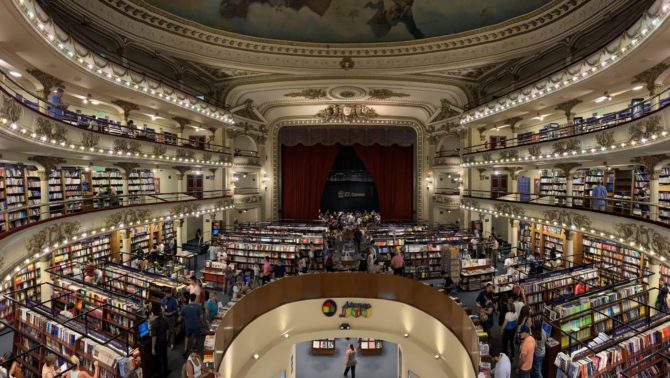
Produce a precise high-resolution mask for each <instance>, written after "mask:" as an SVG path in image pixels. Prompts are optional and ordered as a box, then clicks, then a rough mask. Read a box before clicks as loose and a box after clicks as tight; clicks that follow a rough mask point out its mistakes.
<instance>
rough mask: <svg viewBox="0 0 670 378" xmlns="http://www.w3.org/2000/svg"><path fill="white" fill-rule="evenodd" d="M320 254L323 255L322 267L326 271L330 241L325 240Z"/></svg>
mask: <svg viewBox="0 0 670 378" xmlns="http://www.w3.org/2000/svg"><path fill="white" fill-rule="evenodd" d="M321 256H323V269H324V270H325V271H326V272H328V267H327V266H326V264H327V262H328V258H329V257H330V243H329V242H325V243H324V244H323V252H321Z"/></svg>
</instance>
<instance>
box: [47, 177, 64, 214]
mask: <svg viewBox="0 0 670 378" xmlns="http://www.w3.org/2000/svg"><path fill="white" fill-rule="evenodd" d="M47 184H48V186H49V202H58V201H63V200H64V199H65V197H64V196H63V177H62V175H61V172H60V170H58V169H52V170H51V172H49V177H48V178H47ZM63 215H65V206H64V205H63V204H62V203H59V204H50V205H49V216H51V217H52V218H53V217H59V216H63Z"/></svg>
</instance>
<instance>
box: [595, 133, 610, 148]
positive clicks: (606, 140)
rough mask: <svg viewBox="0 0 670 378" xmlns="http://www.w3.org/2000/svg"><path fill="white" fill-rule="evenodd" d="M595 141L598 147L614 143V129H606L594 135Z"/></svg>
mask: <svg viewBox="0 0 670 378" xmlns="http://www.w3.org/2000/svg"><path fill="white" fill-rule="evenodd" d="M595 138H596V142H597V143H598V145H599V146H600V147H611V146H612V145H614V131H612V130H607V131H603V132H602V133H597V134H596V135H595Z"/></svg>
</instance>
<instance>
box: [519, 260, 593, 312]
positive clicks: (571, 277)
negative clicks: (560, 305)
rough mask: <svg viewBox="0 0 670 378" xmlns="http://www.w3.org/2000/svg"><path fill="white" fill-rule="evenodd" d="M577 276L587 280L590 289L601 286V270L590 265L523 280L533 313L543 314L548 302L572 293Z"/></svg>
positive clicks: (523, 287) (522, 283)
mask: <svg viewBox="0 0 670 378" xmlns="http://www.w3.org/2000/svg"><path fill="white" fill-rule="evenodd" d="M575 278H577V279H579V280H581V281H585V282H586V283H587V285H588V286H589V289H591V288H593V287H599V286H600V274H599V271H598V270H597V269H595V268H593V267H592V266H589V265H584V266H582V267H580V268H576V269H564V270H561V271H556V272H550V273H545V274H544V275H542V276H541V277H539V278H535V277H534V278H529V279H526V280H522V282H521V283H520V284H521V287H522V289H523V290H524V293H525V295H526V300H527V304H528V305H529V306H530V310H531V314H533V316H536V315H541V314H543V312H544V306H545V304H546V303H551V302H553V301H554V300H556V299H559V298H560V297H561V296H563V295H572V293H573V292H574V286H575V284H576V283H577V282H578V281H577V280H575Z"/></svg>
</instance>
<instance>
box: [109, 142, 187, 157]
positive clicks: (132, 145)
mask: <svg viewBox="0 0 670 378" xmlns="http://www.w3.org/2000/svg"><path fill="white" fill-rule="evenodd" d="M112 149H113V150H114V152H116V153H118V152H122V153H124V154H127V153H131V154H139V153H141V152H142V143H140V142H138V141H136V140H126V139H114V144H113V146H112ZM178 157H179V156H178Z"/></svg>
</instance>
